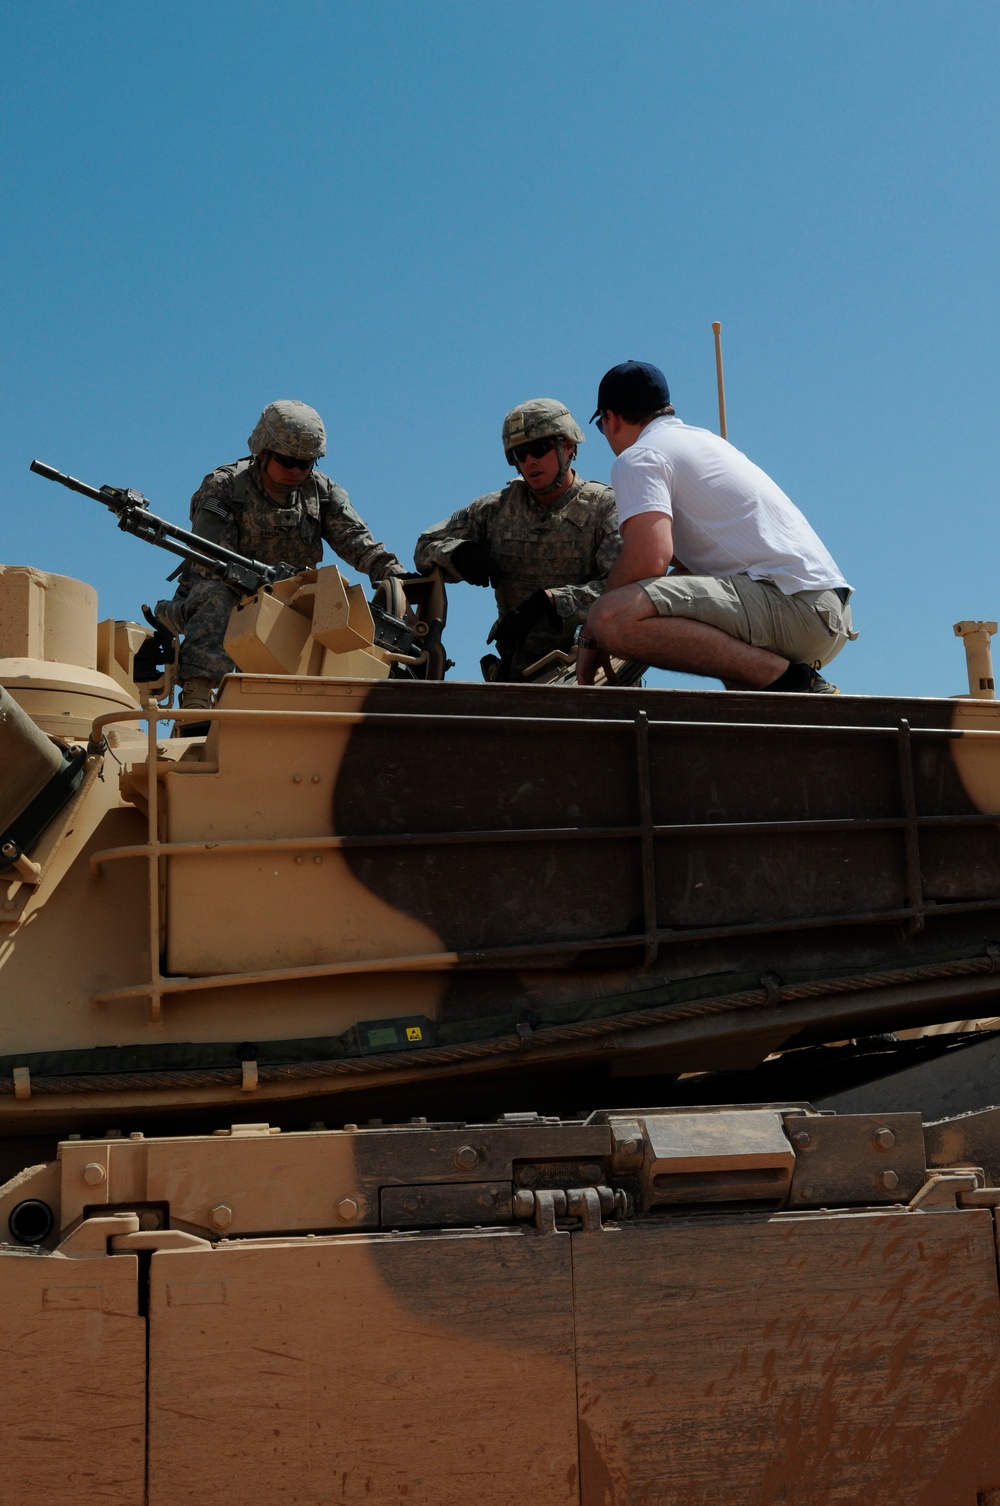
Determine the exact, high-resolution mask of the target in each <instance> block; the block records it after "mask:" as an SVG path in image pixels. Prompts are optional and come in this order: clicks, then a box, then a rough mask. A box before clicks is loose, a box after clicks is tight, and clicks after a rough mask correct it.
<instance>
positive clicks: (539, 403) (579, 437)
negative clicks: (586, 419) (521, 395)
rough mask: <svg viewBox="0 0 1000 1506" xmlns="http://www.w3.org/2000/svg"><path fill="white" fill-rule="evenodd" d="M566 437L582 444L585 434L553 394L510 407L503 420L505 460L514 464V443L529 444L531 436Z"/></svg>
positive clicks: (536, 437) (540, 437)
mask: <svg viewBox="0 0 1000 1506" xmlns="http://www.w3.org/2000/svg"><path fill="white" fill-rule="evenodd" d="M557 437H558V438H562V439H568V440H570V442H571V443H573V444H583V441H584V440H585V438H586V435H585V434H584V432H583V430H582V429H581V428H580V425H579V424H578V423H577V421H576V419H575V418H574V417H573V415H572V413H571V412H570V411H569V409H568V408H567V407H566V405H565V403H560V402H557V401H556V399H555V398H554V397H533V398H531V399H530V401H529V402H526V403H520V404H519V405H518V407H516V408H512V409H511V410H510V412H509V413H508V414H507V417H506V418H505V419H504V421H503V449H504V454H505V455H506V456H507V464H508V465H513V464H514V454H513V450H514V446H515V445H516V444H530V443H531V441H532V440H533V439H554V438H557Z"/></svg>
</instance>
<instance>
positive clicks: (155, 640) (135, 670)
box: [132, 602, 177, 685]
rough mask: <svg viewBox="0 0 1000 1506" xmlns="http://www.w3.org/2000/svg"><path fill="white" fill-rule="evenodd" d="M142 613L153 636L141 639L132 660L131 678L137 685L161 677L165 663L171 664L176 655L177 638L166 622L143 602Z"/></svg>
mask: <svg viewBox="0 0 1000 1506" xmlns="http://www.w3.org/2000/svg"><path fill="white" fill-rule="evenodd" d="M157 605H159V603H157ZM142 615H143V616H144V617H145V619H146V621H147V622H148V623H149V625H150V627H151V628H152V629H153V636H152V637H151V638H145V639H143V641H142V643H140V645H139V647H138V649H137V650H136V653H135V658H134V659H133V661H132V678H133V680H134V681H135V683H136V684H137V685H152V684H154V683H155V682H156V681H157V680H161V679H162V678H163V671H164V670H165V669H166V667H167V665H168V664H173V662H174V659H175V658H176V656H177V638H176V637H175V635H174V633H173V631H172V630H171V629H170V628H169V627H167V625H166V623H165V622H161V621H160V619H159V617H156V616H155V615H154V614H153V613H152V612H151V611H150V610H149V607H148V606H147V605H146V603H145V602H143V604H142Z"/></svg>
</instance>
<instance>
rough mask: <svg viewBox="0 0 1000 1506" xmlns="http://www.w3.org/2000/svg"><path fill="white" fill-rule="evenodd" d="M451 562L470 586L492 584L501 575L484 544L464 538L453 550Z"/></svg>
mask: <svg viewBox="0 0 1000 1506" xmlns="http://www.w3.org/2000/svg"><path fill="white" fill-rule="evenodd" d="M451 563H452V564H453V565H454V567H455V569H456V570H457V571H458V573H459V575H460V576H461V577H462V579H463V580H467V581H468V582H469V585H470V586H491V585H494V584H495V583H496V578H497V576H498V575H499V571H498V570H497V567H496V565H495V564H494V563H493V560H492V559H491V558H490V556H489V553H488V551H487V550H485V549H484V548H483V546H482V544H477V543H476V541H475V540H474V539H463V541H462V543H461V544H458V545H456V547H455V548H454V549H453V550H452V552H451Z"/></svg>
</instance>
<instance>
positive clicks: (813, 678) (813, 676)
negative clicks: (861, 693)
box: [802, 664, 840, 695]
mask: <svg viewBox="0 0 1000 1506" xmlns="http://www.w3.org/2000/svg"><path fill="white" fill-rule="evenodd" d="M802 668H803V669H804V670H805V672H806V676H807V679H806V683H805V684H804V685H803V686H802V690H803V691H805V692H806V694H807V695H839V694H840V691H839V690H838V689H837V687H836V685H831V684H830V681H829V680H826V679H824V677H823V676H822V675H821V674H820V672H819V670H818V669H817V667H816V665H815V664H803V666H802Z"/></svg>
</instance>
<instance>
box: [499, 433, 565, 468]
mask: <svg viewBox="0 0 1000 1506" xmlns="http://www.w3.org/2000/svg"><path fill="white" fill-rule="evenodd" d="M555 447H556V442H555V440H554V439H535V440H533V441H532V443H531V444H515V445H511V450H510V453H511V454H512V455H513V457H514V459H515V460H516V461H517V463H518V465H523V464H524V462H525V461H526V460H527V458H528V456H529V455H530V456H531V458H532V460H541V458H542V456H543V455H547V454H548V453H549V451H550V450H554V449H555Z"/></svg>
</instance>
